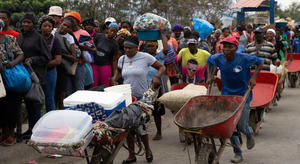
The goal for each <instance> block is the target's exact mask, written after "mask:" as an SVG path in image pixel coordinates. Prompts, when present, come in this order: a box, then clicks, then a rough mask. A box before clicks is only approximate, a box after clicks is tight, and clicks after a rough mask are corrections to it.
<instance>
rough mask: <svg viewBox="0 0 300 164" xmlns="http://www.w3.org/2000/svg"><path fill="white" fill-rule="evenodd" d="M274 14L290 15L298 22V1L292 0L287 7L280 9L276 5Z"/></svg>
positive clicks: (299, 7) (299, 5)
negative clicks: (293, 0)
mask: <svg viewBox="0 0 300 164" xmlns="http://www.w3.org/2000/svg"><path fill="white" fill-rule="evenodd" d="M275 12H276V16H279V17H280V18H284V19H285V18H287V17H291V18H292V19H293V20H295V22H300V15H299V12H300V2H293V3H292V4H291V5H290V6H289V7H288V8H286V9H284V10H282V9H280V8H279V7H278V6H277V7H276V11H275Z"/></svg>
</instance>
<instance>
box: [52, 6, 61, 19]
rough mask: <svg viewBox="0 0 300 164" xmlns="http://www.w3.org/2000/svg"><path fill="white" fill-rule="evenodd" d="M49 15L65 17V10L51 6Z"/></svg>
mask: <svg viewBox="0 0 300 164" xmlns="http://www.w3.org/2000/svg"><path fill="white" fill-rule="evenodd" d="M48 15H56V16H60V17H62V16H63V10H62V8H61V7H59V6H51V7H50V8H49V14H48Z"/></svg>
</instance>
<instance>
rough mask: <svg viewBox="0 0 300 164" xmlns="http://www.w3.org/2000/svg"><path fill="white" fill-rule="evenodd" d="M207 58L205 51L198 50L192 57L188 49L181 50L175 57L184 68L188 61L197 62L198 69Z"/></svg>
mask: <svg viewBox="0 0 300 164" xmlns="http://www.w3.org/2000/svg"><path fill="white" fill-rule="evenodd" d="M209 56H210V53H209V52H207V51H205V50H201V49H198V52H197V53H196V54H194V55H193V54H192V53H191V52H190V50H189V49H188V48H183V49H182V50H181V51H180V52H179V54H178V55H177V61H181V63H182V65H183V66H186V65H187V62H188V61H189V60H190V59H194V60H196V61H197V62H198V66H199V67H203V66H205V65H206V60H207V58H208V57H209Z"/></svg>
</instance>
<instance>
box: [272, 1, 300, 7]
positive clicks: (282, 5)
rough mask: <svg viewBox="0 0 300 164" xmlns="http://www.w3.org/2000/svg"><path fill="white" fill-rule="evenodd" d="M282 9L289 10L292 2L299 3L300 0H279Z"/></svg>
mask: <svg viewBox="0 0 300 164" xmlns="http://www.w3.org/2000/svg"><path fill="white" fill-rule="evenodd" d="M277 2H278V4H279V6H280V8H282V9H285V8H287V7H288V6H289V5H290V4H292V2H299V3H300V0H277Z"/></svg>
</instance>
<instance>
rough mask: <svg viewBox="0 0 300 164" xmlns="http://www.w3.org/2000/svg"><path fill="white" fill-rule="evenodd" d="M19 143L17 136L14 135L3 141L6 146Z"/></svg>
mask: <svg viewBox="0 0 300 164" xmlns="http://www.w3.org/2000/svg"><path fill="white" fill-rule="evenodd" d="M16 143H17V141H16V138H14V137H11V136H9V137H7V139H6V140H5V141H4V142H3V145H4V146H12V145H15V144H16Z"/></svg>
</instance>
